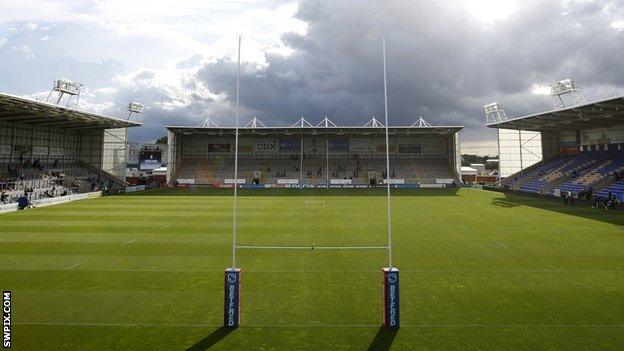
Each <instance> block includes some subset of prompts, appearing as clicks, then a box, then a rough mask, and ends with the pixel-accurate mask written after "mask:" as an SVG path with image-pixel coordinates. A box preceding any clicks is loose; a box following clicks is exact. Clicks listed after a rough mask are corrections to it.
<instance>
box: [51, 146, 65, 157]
mask: <svg viewBox="0 0 624 351" xmlns="http://www.w3.org/2000/svg"><path fill="white" fill-rule="evenodd" d="M63 153H64V152H63V149H61V148H58V147H51V148H50V156H63Z"/></svg>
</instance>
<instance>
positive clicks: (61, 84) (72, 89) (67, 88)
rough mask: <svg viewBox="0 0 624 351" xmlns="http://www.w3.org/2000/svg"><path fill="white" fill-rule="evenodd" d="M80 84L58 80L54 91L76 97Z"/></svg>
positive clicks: (67, 80)
mask: <svg viewBox="0 0 624 351" xmlns="http://www.w3.org/2000/svg"><path fill="white" fill-rule="evenodd" d="M81 87H82V84H81V83H78V82H74V81H73V80H69V79H58V80H57V81H56V83H55V85H54V90H56V91H58V92H61V93H63V94H69V95H78V94H80V88H81Z"/></svg>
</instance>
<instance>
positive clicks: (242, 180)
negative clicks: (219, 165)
mask: <svg viewBox="0 0 624 351" xmlns="http://www.w3.org/2000/svg"><path fill="white" fill-rule="evenodd" d="M223 183H225V184H234V179H233V178H225V179H224V180H223ZM236 183H237V184H245V178H238V179H237V180H236Z"/></svg>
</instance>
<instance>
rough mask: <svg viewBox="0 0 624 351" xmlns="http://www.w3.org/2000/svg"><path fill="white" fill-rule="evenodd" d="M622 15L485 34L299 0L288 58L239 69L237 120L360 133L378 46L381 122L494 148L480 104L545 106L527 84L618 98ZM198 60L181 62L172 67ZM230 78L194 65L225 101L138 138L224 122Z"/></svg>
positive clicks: (481, 27) (426, 14)
mask: <svg viewBox="0 0 624 351" xmlns="http://www.w3.org/2000/svg"><path fill="white" fill-rule="evenodd" d="M623 14H624V11H623V9H622V5H621V4H620V3H619V2H608V1H593V2H570V3H567V2H565V3H563V2H559V1H536V2H526V1H519V2H517V4H516V7H515V10H514V12H513V13H511V14H510V15H509V17H508V18H507V19H505V20H500V21H496V22H492V23H489V24H486V23H483V22H480V21H479V20H477V19H475V18H473V17H471V16H469V15H468V14H467V13H466V10H465V8H464V7H463V6H461V5H460V4H458V3H455V2H453V1H375V0H367V1H362V0H343V1H320V0H319V1H315V0H309V1H301V2H300V5H299V10H298V13H297V17H298V18H299V19H301V20H302V21H305V22H306V23H307V24H308V30H307V33H306V34H305V35H298V34H295V33H287V34H284V35H283V37H282V40H283V42H284V43H285V44H287V45H288V46H289V47H290V48H292V49H293V50H294V51H293V53H292V54H291V55H290V56H286V57H284V56H280V55H275V54H270V53H267V54H266V61H267V64H266V65H264V66H262V67H259V66H256V65H252V64H244V65H243V67H242V75H241V106H242V111H243V114H242V116H243V117H242V119H243V120H247V119H249V118H250V117H251V115H257V116H258V117H259V118H260V119H262V120H264V121H265V122H267V124H270V125H285V124H289V123H292V122H294V121H295V120H296V119H298V117H299V116H301V115H306V116H308V117H310V119H311V120H312V121H318V120H320V119H321V118H322V117H323V116H324V115H329V116H330V117H332V118H333V119H334V120H335V121H336V122H337V123H339V124H342V125H360V124H363V123H364V122H366V121H367V120H368V119H369V118H370V117H371V116H372V115H375V116H377V117H378V118H382V117H383V95H382V94H383V93H382V87H383V86H382V79H383V76H382V74H383V73H382V66H381V59H382V56H381V38H382V37H383V36H385V37H386V38H387V46H388V94H389V112H390V119H391V124H393V125H405V124H410V123H412V122H413V121H414V120H416V119H417V116H418V115H423V116H424V117H425V119H427V120H429V121H430V122H432V123H433V124H434V125H435V124H438V125H442V124H446V125H449V124H453V125H455V124H460V125H465V126H466V127H467V128H466V131H465V133H464V140H483V139H489V140H493V139H492V137H493V133H492V132H491V131H488V130H486V129H485V128H483V124H484V117H483V111H482V106H483V105H484V104H487V103H489V102H492V101H498V102H499V103H501V104H502V105H503V106H504V107H505V108H506V109H507V112H508V115H510V116H518V115H523V114H528V113H532V112H537V111H542V110H547V109H549V108H551V100H550V97H549V96H545V95H534V94H532V93H531V92H530V91H531V88H532V86H533V85H534V84H540V85H544V84H547V83H548V82H550V81H553V80H556V79H561V78H568V77H570V78H574V79H576V80H578V81H580V82H581V83H582V84H583V87H584V88H585V92H586V95H587V96H588V98H589V99H596V98H602V97H604V96H595V95H594V93H597V92H600V93H601V94H610V95H612V94H614V93H616V92H620V93H622V92H624V89H622V86H623V85H624V75H623V74H622V67H624V65H623V63H624V62H623V57H624V56H622V55H621V53H622V52H623V51H622V50H623V49H624V32H618V31H617V30H616V29H615V28H613V27H612V26H611V23H612V22H613V21H616V20H622V19H624V16H622V15H623ZM618 16H620V17H618ZM244 39H245V38H243V51H244V50H245V41H244ZM198 62H200V59H199V58H198V57H192V58H190V59H188V60H186V61H184V62H181V63H180V65H179V66H180V67H185V68H188V67H191V66H193V65H194V64H196V63H198ZM235 70H236V66H235V63H234V62H232V61H231V60H229V59H221V60H217V61H214V62H212V63H209V64H203V65H202V66H200V67H199V69H198V70H197V74H196V77H195V78H196V79H197V80H198V81H199V82H201V84H205V85H206V86H207V87H208V89H209V90H210V92H211V93H215V94H222V95H223V96H226V97H227V98H226V100H225V101H222V100H221V101H204V100H202V97H201V96H195V97H193V98H192V102H191V103H190V104H187V105H185V106H184V107H182V108H180V109H174V110H172V111H158V110H157V109H156V108H155V109H153V110H152V112H153V115H152V114H150V120H149V121H146V127H145V132H146V135H147V134H150V135H151V133H155V131H156V130H157V128H155V127H152V125H154V126H155V125H156V123H162V122H165V123H163V124H182V123H172V122H175V121H176V120H178V121H179V120H180V117H179V116H182V115H186V116H191V117H187V119H186V120H184V119H182V120H183V121H191V120H192V121H193V122H194V123H195V122H198V121H199V120H200V119H201V118H199V117H198V116H203V115H205V111H206V110H207V109H210V110H212V111H213V114H214V115H216V116H217V119H220V120H221V121H224V123H225V124H228V123H229V124H231V122H232V121H233V118H232V113H233V105H234V101H235ZM150 94H154V95H156V96H158V98H157V99H156V100H157V101H162V100H163V99H166V98H167V97H166V96H165V95H166V92H164V91H159V90H154V91H151V92H148V93H147V94H146V98H147V99H148V100H149V99H150V97H149V96H148V95H150ZM176 116H178V117H176ZM168 117H171V119H170V120H169V122H166V120H167V118H168ZM161 125H162V124H161ZM139 134H141V133H139ZM161 134H162V133H161ZM157 136H159V135H152V137H153V138H156V137H157Z"/></svg>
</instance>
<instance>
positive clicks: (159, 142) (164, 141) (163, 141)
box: [156, 136, 167, 144]
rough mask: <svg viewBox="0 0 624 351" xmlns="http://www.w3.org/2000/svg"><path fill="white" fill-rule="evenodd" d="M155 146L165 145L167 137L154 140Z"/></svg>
mask: <svg viewBox="0 0 624 351" xmlns="http://www.w3.org/2000/svg"><path fill="white" fill-rule="evenodd" d="M156 144H167V136H164V137H160V138H158V140H156Z"/></svg>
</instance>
